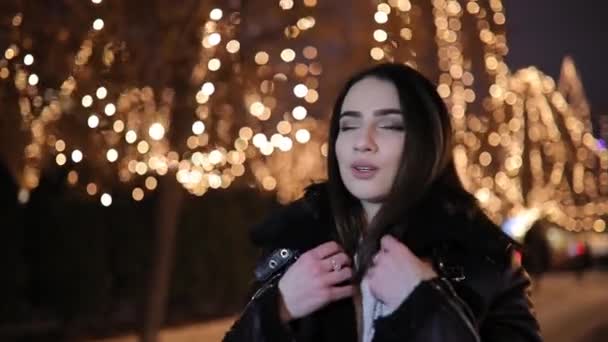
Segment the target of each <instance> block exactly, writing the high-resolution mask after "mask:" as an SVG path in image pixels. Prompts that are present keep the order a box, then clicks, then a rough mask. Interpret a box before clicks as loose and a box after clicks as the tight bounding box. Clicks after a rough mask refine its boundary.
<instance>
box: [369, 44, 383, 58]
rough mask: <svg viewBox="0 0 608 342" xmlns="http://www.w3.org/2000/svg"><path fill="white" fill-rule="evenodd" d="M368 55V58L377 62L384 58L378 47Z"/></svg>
mask: <svg viewBox="0 0 608 342" xmlns="http://www.w3.org/2000/svg"><path fill="white" fill-rule="evenodd" d="M369 53H370V56H372V58H373V59H375V60H377V61H379V60H381V59H382V58H384V51H383V50H382V49H381V48H379V47H374V48H372V49H371V50H370V52H369Z"/></svg>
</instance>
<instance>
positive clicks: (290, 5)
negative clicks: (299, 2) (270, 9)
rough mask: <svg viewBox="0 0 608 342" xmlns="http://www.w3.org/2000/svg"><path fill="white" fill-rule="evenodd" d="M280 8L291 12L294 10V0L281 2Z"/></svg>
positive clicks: (282, 0)
mask: <svg viewBox="0 0 608 342" xmlns="http://www.w3.org/2000/svg"><path fill="white" fill-rule="evenodd" d="M279 6H280V7H281V9H283V10H285V11H287V10H290V9H292V8H293V0H280V1H279Z"/></svg>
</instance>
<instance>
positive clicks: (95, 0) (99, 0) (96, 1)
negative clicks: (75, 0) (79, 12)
mask: <svg viewBox="0 0 608 342" xmlns="http://www.w3.org/2000/svg"><path fill="white" fill-rule="evenodd" d="M91 2H92V3H94V4H96V5H98V4H100V3H101V0H91Z"/></svg>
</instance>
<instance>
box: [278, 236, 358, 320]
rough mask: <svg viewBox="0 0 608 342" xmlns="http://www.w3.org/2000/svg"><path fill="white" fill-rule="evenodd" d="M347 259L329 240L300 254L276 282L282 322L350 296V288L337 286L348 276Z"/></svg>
mask: <svg viewBox="0 0 608 342" xmlns="http://www.w3.org/2000/svg"><path fill="white" fill-rule="evenodd" d="M350 265H351V260H350V258H349V257H348V256H347V255H346V253H344V251H343V250H342V248H341V247H340V245H338V244H337V243H336V242H333V241H330V242H326V243H324V244H321V245H319V246H317V247H315V248H314V249H311V250H309V251H307V252H306V253H304V254H302V256H300V258H299V259H298V260H297V261H296V262H295V263H294V264H293V265H291V267H289V269H288V270H287V272H285V274H284V275H283V277H282V278H281V280H280V281H279V292H280V294H281V298H280V303H279V305H280V315H281V319H282V321H283V322H288V321H290V320H292V319H297V318H301V317H304V316H306V315H308V314H310V313H312V312H315V311H317V310H319V309H320V308H322V307H323V306H325V305H327V304H328V303H330V302H333V301H336V300H339V299H343V298H347V297H350V296H352V295H353V289H354V287H353V285H351V284H348V285H344V286H337V285H338V284H340V283H342V282H343V281H345V280H349V279H350V278H351V277H352V269H351V267H350Z"/></svg>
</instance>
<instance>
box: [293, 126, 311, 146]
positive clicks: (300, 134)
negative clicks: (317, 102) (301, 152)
mask: <svg viewBox="0 0 608 342" xmlns="http://www.w3.org/2000/svg"><path fill="white" fill-rule="evenodd" d="M296 140H297V141H298V142H299V143H300V144H305V143H307V142H308V141H309V140H310V132H309V131H308V130H307V129H304V128H302V129H299V130H298V131H297V132H296Z"/></svg>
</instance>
